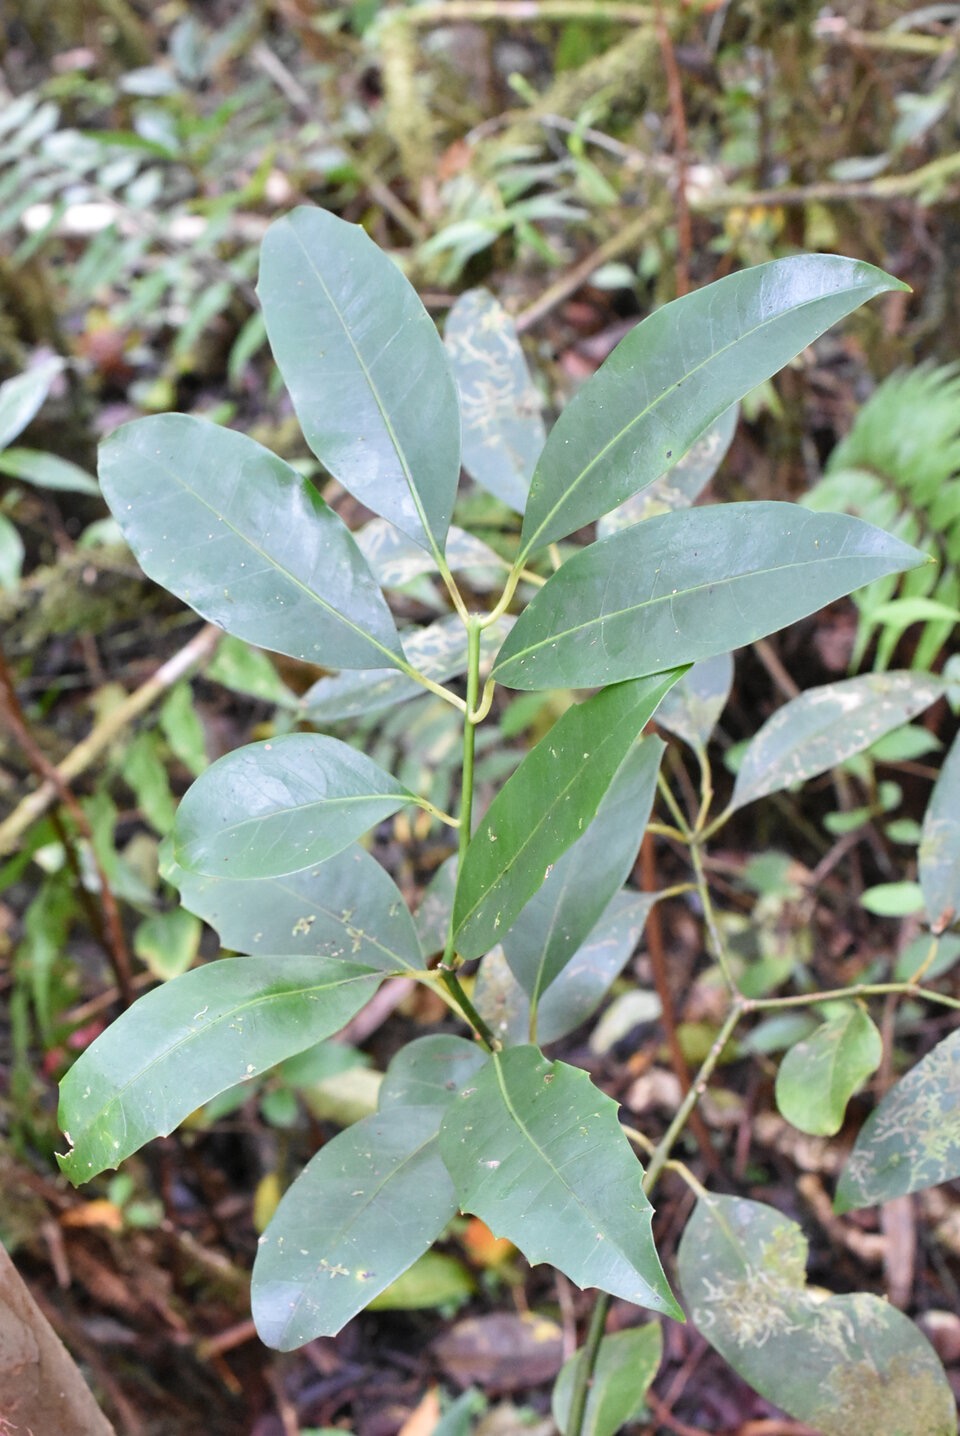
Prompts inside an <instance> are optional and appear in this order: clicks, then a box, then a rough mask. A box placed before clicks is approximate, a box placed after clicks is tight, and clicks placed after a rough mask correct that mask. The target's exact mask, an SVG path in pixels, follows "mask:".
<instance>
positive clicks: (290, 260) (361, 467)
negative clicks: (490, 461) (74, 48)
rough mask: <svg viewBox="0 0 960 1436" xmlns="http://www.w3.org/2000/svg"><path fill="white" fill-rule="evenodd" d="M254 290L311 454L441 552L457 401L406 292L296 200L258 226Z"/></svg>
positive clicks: (422, 315) (382, 262) (376, 257)
mask: <svg viewBox="0 0 960 1436" xmlns="http://www.w3.org/2000/svg"><path fill="white" fill-rule="evenodd" d="M257 291H258V293H259V296H260V302H261V304H262V306H263V315H264V319H265V321H266V325H267V334H268V336H269V339H270V347H271V348H272V350H273V353H274V357H275V358H276V361H277V364H278V365H279V368H280V373H281V374H282V375H283V380H284V383H285V384H286V386H287V388H288V389H289V391H290V397H291V399H292V400H293V407H294V408H295V409H296V411H297V418H298V419H299V420H300V424H301V427H302V429H303V432H304V436H305V438H306V440H307V443H308V444H309V445H310V447H311V449H312V450H313V452H314V453H315V454H316V455H317V458H318V459H320V460H322V462H323V463H324V464H325V465H326V467H327V468H328V469H329V471H330V472H331V474H333V475H334V477H335V478H336V479H338V480H339V481H340V483H341V484H343V486H344V488H345V489H349V491H350V492H351V493H352V494H353V495H354V496H355V497H356V498H358V499H359V500H360V502H361V503H363V504H366V505H367V507H368V508H370V509H372V510H373V512H374V513H378V514H382V515H383V517H384V518H385V519H389V520H390V522H391V523H392V524H395V525H396V527H397V528H398V529H401V530H402V531H403V532H404V533H405V534H409V535H410V537H411V538H412V539H414V540H416V542H417V543H419V544H421V545H422V546H423V547H424V548H426V549H428V550H437V549H439V550H441V551H442V549H443V544H444V540H445V538H446V534H447V528H448V526H449V524H450V515H451V513H452V512H453V501H454V497H455V495H456V491H457V482H458V480H459V477H460V411H459V406H458V404H457V391H456V387H455V385H454V382H453V376H452V374H451V372H450V365H449V362H448V360H447V356H446V353H445V352H444V348H443V344H442V343H441V341H440V336H439V334H438V333H437V331H436V329H435V327H434V324H433V321H432V319H431V318H430V316H429V315H428V314H427V311H426V310H425V309H424V307H423V305H422V304H421V303H420V300H419V298H418V296H417V294H416V291H415V290H414V289H413V288H412V287H411V286H410V284H409V283H408V282H407V280H406V279H405V278H404V276H403V275H402V274H401V273H400V271H399V269H398V268H397V267H396V265H395V264H394V263H393V261H392V260H391V259H390V258H389V257H388V256H387V255H386V254H384V253H383V251H382V250H380V249H378V247H377V246H376V245H375V244H374V243H373V241H372V240H371V239H370V238H369V237H368V236H367V235H366V234H365V233H364V231H363V230H362V229H360V228H359V227H358V226H356V225H351V224H346V223H344V221H343V220H341V219H337V218H336V216H335V215H332V214H327V213H326V212H325V211H324V210H321V209H309V208H306V207H304V208H301V209H296V210H294V211H293V212H292V213H291V214H288V215H286V216H285V217H284V218H283V219H280V220H277V221H276V222H275V223H274V224H272V225H271V226H270V228H269V229H268V230H267V233H266V235H265V236H264V240H263V247H262V249H261V252H260V281H259V284H258V286H257ZM342 666H343V667H348V666H352V665H347V664H344V665H342Z"/></svg>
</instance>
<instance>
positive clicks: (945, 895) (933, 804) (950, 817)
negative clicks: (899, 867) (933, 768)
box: [919, 738, 960, 932]
mask: <svg viewBox="0 0 960 1436" xmlns="http://www.w3.org/2000/svg"><path fill="white" fill-rule="evenodd" d="M919 857H920V863H919V867H920V871H919V878H920V888H921V890H922V892H923V902H924V906H925V907H926V909H927V916H928V917H929V919H930V926H931V927H932V928H933V930H934V932H942V930H943V929H944V928H945V927H949V926H950V924H951V923H952V922H953V920H954V918H955V917H956V914H957V911H958V909H960V738H958V739H954V742H953V744H952V745H951V748H950V751H949V753H948V754H947V756H946V758H945V759H944V761H943V766H942V768H941V769H940V776H939V777H938V778H937V781H936V783H935V785H934V789H933V792H932V794H931V795H930V802H929V803H928V804H927V811H926V813H925V814H924V818H923V831H922V834H921V837H920V853H919Z"/></svg>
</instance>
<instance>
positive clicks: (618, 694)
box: [453, 669, 681, 957]
mask: <svg viewBox="0 0 960 1436" xmlns="http://www.w3.org/2000/svg"><path fill="white" fill-rule="evenodd" d="M680 673H681V670H680V669H674V670H673V671H672V672H669V673H660V674H657V675H656V676H655V677H653V678H646V679H644V680H642V681H640V682H637V683H625V684H620V685H619V686H617V687H614V688H608V689H604V690H603V692H602V693H597V694H595V695H594V696H593V697H592V698H588V699H587V700H586V702H584V703H578V704H576V705H575V706H574V707H572V708H569V709H568V710H567V711H566V713H564V715H563V716H562V717H561V718H559V719H558V720H557V722H556V723H555V724H554V725H553V727H552V728H551V729H550V732H549V733H548V734H547V736H546V737H545V738H543V739H541V741H540V742H539V743H538V744H537V746H536V747H535V748H532V749H531V750H530V752H529V753H528V754H527V756H526V757H525V758H524V760H523V762H522V763H521V764H520V766H519V768H518V769H517V770H516V772H515V773H514V774H513V775H512V776H511V777H510V778H508V779H507V781H506V783H505V784H504V785H503V787H502V788H501V790H500V792H499V793H498V794H497V796H496V797H495V798H494V800H493V802H492V803H491V804H490V807H489V808H488V809H487V812H486V814H485V815H484V817H483V818H482V819H481V821H480V824H479V825H478V827H477V830H476V832H475V833H474V835H473V838H472V840H471V842H470V846H469V847H468V848H467V853H466V857H465V858H464V861H463V870H462V872H461V873H460V875H459V880H458V882H457V892H456V898H455V900H454V909H453V921H454V932H455V937H456V944H457V950H458V951H459V952H460V954H461V955H462V956H463V957H481V956H482V955H483V953H484V952H486V951H487V950H488V949H489V948H491V947H493V945H494V943H496V942H499V941H500V940H501V939H502V938H503V937H505V936H506V934H507V932H508V931H509V929H510V927H511V925H512V924H513V922H514V920H515V919H516V918H517V916H518V915H519V913H520V912H521V910H522V908H523V907H524V906H525V904H526V903H527V902H528V901H529V900H530V898H532V897H533V895H534V893H535V892H536V891H537V889H538V888H539V887H540V885H541V883H543V882H544V880H545V879H546V877H547V876H548V872H549V868H550V866H551V864H552V863H555V862H556V861H557V859H558V858H559V857H560V856H561V855H562V854H563V853H564V852H566V850H567V848H569V847H570V846H571V845H572V844H573V843H574V842H576V840H577V838H578V837H580V835H581V834H582V833H583V832H585V831H586V829H587V827H588V826H589V824H590V823H591V821H592V820H593V818H594V815H595V814H596V811H597V808H598V807H599V805H600V801H601V799H602V798H603V795H604V793H605V792H606V791H607V789H608V787H609V786H610V784H611V782H612V781H613V778H614V775H615V774H616V772H617V769H618V768H619V767H620V765H621V763H622V762H623V760H624V758H625V757H626V755H627V753H628V752H629V750H630V748H631V747H632V746H633V744H634V742H635V741H636V738H637V736H638V734H639V733H640V732H642V730H643V727H644V725H645V724H646V723H647V721H648V720H649V719H650V718H651V717H652V715H653V713H654V712H655V710H656V707H657V704H658V703H659V702H660V699H661V698H662V697H663V695H664V693H666V692H667V691H668V689H669V688H670V687H671V686H672V685H673V684H674V683H675V682H676V680H677V679H678V678H679V676H680Z"/></svg>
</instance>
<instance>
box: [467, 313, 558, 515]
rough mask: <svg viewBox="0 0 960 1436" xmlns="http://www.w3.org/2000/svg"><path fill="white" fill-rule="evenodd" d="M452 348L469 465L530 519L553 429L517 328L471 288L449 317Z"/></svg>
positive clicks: (490, 489) (485, 484)
mask: <svg viewBox="0 0 960 1436" xmlns="http://www.w3.org/2000/svg"><path fill="white" fill-rule="evenodd" d="M444 343H445V344H446V348H447V353H448V354H449V356H450V362H451V365H452V367H453V373H454V377H455V379H456V382H457V388H458V390H459V394H460V411H461V414H462V415H463V467H464V468H465V469H466V471H467V473H468V474H469V475H470V477H471V478H473V479H476V481H477V483H478V484H482V485H483V487H484V488H485V489H486V490H487V491H488V492H489V493H491V494H493V495H495V497H496V498H498V499H500V500H501V501H502V502H503V503H505V504H507V505H509V507H510V508H512V509H515V510H516V512H517V513H518V514H522V513H523V510H524V506H525V504H526V502H527V492H528V490H529V488H530V478H531V475H532V474H533V471H534V468H535V467H536V463H537V458H538V457H539V454H540V451H541V449H542V448H543V442H544V438H545V434H546V431H545V429H544V426H543V419H542V418H541V415H540V408H541V399H540V395H539V394H538V392H537V389H536V386H535V385H534V383H533V380H532V379H531V378H530V371H529V369H528V368H527V361H526V359H525V358H524V354H523V349H522V348H521V346H520V339H519V337H518V335H517V330H516V326H515V324H514V322H513V320H512V319H511V317H510V315H509V314H508V313H507V311H506V310H505V309H504V308H503V306H502V305H501V304H499V303H498V302H497V300H496V299H494V297H493V295H492V294H490V293H488V292H487V290H485V289H469V290H467V292H466V293H465V294H461V295H460V297H459V299H457V300H456V301H455V303H454V305H453V308H452V309H451V310H450V313H449V314H448V315H447V322H446V325H445V326H444Z"/></svg>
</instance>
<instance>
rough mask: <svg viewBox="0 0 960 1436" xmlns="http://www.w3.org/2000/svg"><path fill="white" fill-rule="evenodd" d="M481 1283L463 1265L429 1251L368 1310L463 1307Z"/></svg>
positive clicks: (420, 1309) (370, 1303)
mask: <svg viewBox="0 0 960 1436" xmlns="http://www.w3.org/2000/svg"><path fill="white" fill-rule="evenodd" d="M476 1289H477V1284H476V1282H475V1281H474V1279H473V1277H472V1276H471V1275H470V1272H469V1271H468V1270H467V1268H466V1267H465V1266H464V1264H463V1262H461V1261H457V1259H456V1257H452V1256H447V1255H446V1254H445V1253H444V1252H434V1251H426V1252H424V1254H423V1256H421V1257H418V1258H417V1260H416V1261H415V1262H414V1264H413V1266H412V1267H409V1268H408V1269H407V1270H406V1271H405V1272H403V1273H402V1274H401V1275H400V1276H398V1277H397V1278H396V1280H395V1281H392V1282H391V1283H390V1285H389V1286H388V1287H387V1288H386V1290H385V1291H382V1292H381V1293H380V1295H379V1296H375V1297H374V1298H373V1300H372V1301H370V1302H368V1303H367V1310H368V1311H423V1310H425V1309H428V1308H430V1307H441V1308H444V1307H447V1308H450V1307H452V1308H454V1309H456V1308H457V1307H461V1306H463V1303H464V1302H465V1301H468V1300H469V1298H470V1297H471V1296H472V1295H473V1293H474V1292H475V1291H476Z"/></svg>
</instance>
